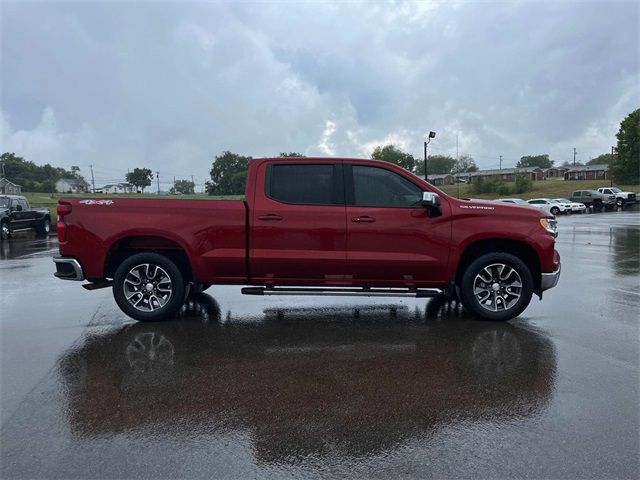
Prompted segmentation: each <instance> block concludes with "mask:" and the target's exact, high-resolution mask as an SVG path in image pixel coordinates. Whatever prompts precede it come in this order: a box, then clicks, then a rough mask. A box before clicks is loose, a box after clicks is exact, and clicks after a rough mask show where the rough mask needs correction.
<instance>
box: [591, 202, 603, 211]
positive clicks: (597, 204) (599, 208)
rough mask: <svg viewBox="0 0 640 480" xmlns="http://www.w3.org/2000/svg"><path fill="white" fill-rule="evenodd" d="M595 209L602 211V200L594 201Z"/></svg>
mask: <svg viewBox="0 0 640 480" xmlns="http://www.w3.org/2000/svg"><path fill="white" fill-rule="evenodd" d="M593 211H594V212H601V211H602V202H593Z"/></svg>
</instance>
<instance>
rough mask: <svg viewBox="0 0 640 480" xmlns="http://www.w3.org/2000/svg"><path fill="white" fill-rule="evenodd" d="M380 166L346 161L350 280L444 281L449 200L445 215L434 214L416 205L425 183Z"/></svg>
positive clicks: (412, 283)
mask: <svg viewBox="0 0 640 480" xmlns="http://www.w3.org/2000/svg"><path fill="white" fill-rule="evenodd" d="M379 170H383V169H381V168H378V167H370V166H367V167H365V166H354V168H353V169H350V168H349V166H345V176H346V179H347V202H348V205H347V220H348V221H347V273H348V275H350V277H351V281H352V283H353V284H354V285H358V284H369V285H371V286H374V285H389V286H405V287H419V286H431V285H433V286H435V285H441V284H442V282H443V281H444V282H445V283H446V278H445V277H446V268H447V262H448V259H449V250H450V241H451V223H450V222H449V221H448V217H449V205H448V203H447V202H446V201H443V204H442V209H443V215H441V216H439V217H430V216H429V213H428V211H427V209H425V208H423V207H421V206H418V207H416V206H412V205H414V204H415V203H416V202H417V201H419V199H421V198H422V187H420V186H418V185H415V184H413V183H411V181H410V180H409V179H408V178H404V177H401V176H400V175H399V174H397V173H395V172H391V171H387V172H388V173H382V172H380V171H379ZM359 177H360V178H359ZM372 203H373V204H376V205H375V206H370V204H372ZM385 204H386V205H385Z"/></svg>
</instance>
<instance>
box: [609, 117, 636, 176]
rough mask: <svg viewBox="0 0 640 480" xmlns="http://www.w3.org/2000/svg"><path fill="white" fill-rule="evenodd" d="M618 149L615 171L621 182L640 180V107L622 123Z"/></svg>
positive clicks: (618, 134)
mask: <svg viewBox="0 0 640 480" xmlns="http://www.w3.org/2000/svg"><path fill="white" fill-rule="evenodd" d="M616 137H617V138H618V151H617V154H616V160H615V162H614V167H613V171H614V174H615V179H616V181H617V182H620V183H639V181H640V138H638V137H640V108H639V109H637V110H634V111H633V112H631V113H630V114H629V115H627V116H626V118H625V119H624V120H622V122H621V123H620V130H619V131H618V133H617V134H616Z"/></svg>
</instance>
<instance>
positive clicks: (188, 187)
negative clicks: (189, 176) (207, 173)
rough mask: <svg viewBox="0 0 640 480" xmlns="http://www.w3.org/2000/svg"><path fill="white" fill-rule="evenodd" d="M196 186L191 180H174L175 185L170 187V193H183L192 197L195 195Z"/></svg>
mask: <svg viewBox="0 0 640 480" xmlns="http://www.w3.org/2000/svg"><path fill="white" fill-rule="evenodd" d="M195 189H196V185H195V183H193V182H192V181H191V180H176V183H175V184H174V185H173V187H171V190H170V192H171V193H183V194H185V195H193V194H194V193H195Z"/></svg>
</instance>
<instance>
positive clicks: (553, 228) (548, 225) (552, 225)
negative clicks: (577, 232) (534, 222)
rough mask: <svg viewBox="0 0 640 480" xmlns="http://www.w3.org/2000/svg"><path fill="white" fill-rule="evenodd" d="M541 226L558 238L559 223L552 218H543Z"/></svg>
mask: <svg viewBox="0 0 640 480" xmlns="http://www.w3.org/2000/svg"><path fill="white" fill-rule="evenodd" d="M540 225H542V228H544V229H545V230H546V231H547V232H549V233H550V234H551V235H553V236H554V237H557V236H558V222H556V220H555V219H552V218H541V219H540Z"/></svg>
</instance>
